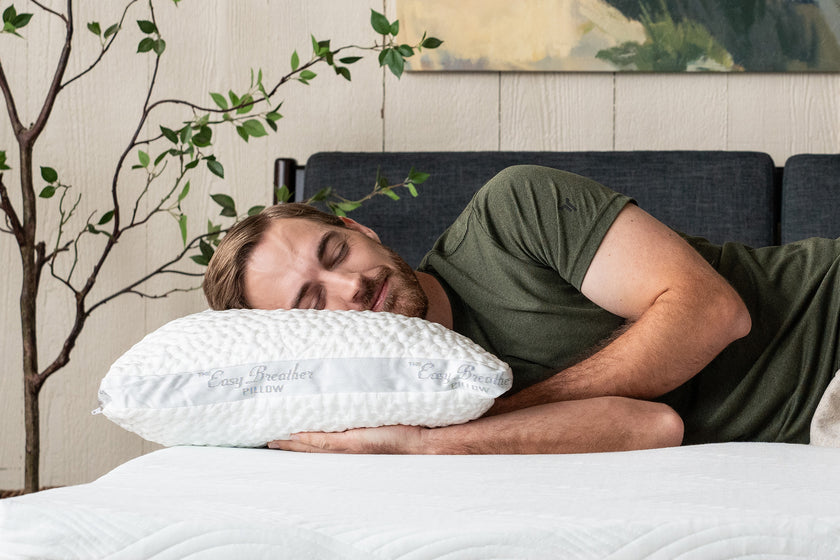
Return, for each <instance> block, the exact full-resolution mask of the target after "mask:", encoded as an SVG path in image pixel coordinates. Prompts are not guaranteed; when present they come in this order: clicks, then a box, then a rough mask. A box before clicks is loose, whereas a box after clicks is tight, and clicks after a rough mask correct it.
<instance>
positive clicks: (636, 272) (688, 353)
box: [491, 205, 751, 414]
mask: <svg viewBox="0 0 840 560" xmlns="http://www.w3.org/2000/svg"><path fill="white" fill-rule="evenodd" d="M581 291H582V292H583V294H584V295H585V296H586V297H588V298H589V299H590V300H591V301H593V302H594V303H595V304H597V305H598V306H600V307H602V308H604V309H606V310H608V311H610V312H611V313H614V314H616V315H619V316H621V317H624V318H626V319H627V320H628V322H629V327H628V328H626V329H624V330H623V331H622V332H621V334H620V335H618V336H617V337H616V338H615V339H614V340H613V341H612V342H610V343H609V344H607V345H606V346H605V347H604V348H602V349H601V350H599V351H598V352H596V353H594V354H593V355H592V356H591V357H589V358H587V359H585V360H583V361H581V362H580V363H578V364H575V365H574V366H572V367H569V368H568V369H565V370H563V371H561V372H559V373H557V374H556V375H554V376H553V377H550V378H549V379H547V380H545V381H543V382H541V383H537V384H535V385H533V386H531V387H528V388H527V389H524V390H522V391H520V392H519V393H517V394H515V395H513V396H511V397H507V398H503V399H498V400H497V404H496V405H494V408H493V409H492V410H491V414H495V413H501V412H505V411H510V410H516V409H520V408H524V407H529V406H535V405H539V404H544V403H548V402H555V401H560V400H571V399H586V398H591V397H596V396H604V395H617V396H625V397H633V398H640V399H650V398H655V397H658V396H660V395H662V394H664V393H666V392H668V391H670V390H672V389H674V388H676V387H678V386H680V385H682V384H683V383H685V382H686V381H687V380H688V379H690V378H691V377H693V376H694V375H695V374H696V373H697V372H699V371H700V370H701V369H703V367H705V366H706V365H707V364H708V363H709V362H710V361H711V360H712V359H713V358H714V357H715V356H717V355H718V354H719V353H720V352H721V351H722V350H723V349H724V348H726V346H728V345H729V344H730V343H731V342H732V341H734V340H737V339H738V338H741V337H743V336H746V334H747V333H748V332H749V330H750V327H751V321H750V316H749V312H748V311H747V308H746V306H745V305H744V303H743V301H742V300H741V298H740V296H739V295H738V294H737V293H736V292H735V290H734V289H733V288H732V287H731V286H730V285H729V284H728V283H727V282H726V280H724V279H723V278H722V277H721V276H720V275H719V274H718V273H717V272H716V271H715V270H714V269H713V268H712V267H711V266H710V265H709V264H708V263H707V262H706V261H705V260H704V259H703V258H702V257H701V256H700V255H699V254H698V253H697V252H696V251H695V250H694V249H693V248H692V247H691V246H690V245H688V243H686V242H685V241H684V240H683V239H682V238H681V237H680V236H679V235H677V234H676V233H674V232H673V231H672V230H671V229H669V228H668V227H666V226H665V225H663V224H661V223H660V222H658V221H657V220H655V219H654V218H652V217H651V216H650V215H649V214H647V213H645V212H644V211H643V210H641V209H639V208H638V207H637V206H634V205H629V206H627V207H626V208H625V209H624V210H623V211H622V212H621V213H620V214H619V215H618V217H617V218H616V220H615V222H614V223H613V225H612V227H611V228H610V229H609V231H608V232H607V235H606V236H605V237H604V240H603V242H602V243H601V246H600V247H599V249H598V251H597V252H596V254H595V257H594V258H593V260H592V263H591V265H590V267H589V269H588V271H587V273H586V276H585V277H584V279H583V284H582V287H581ZM572 328H573V327H572Z"/></svg>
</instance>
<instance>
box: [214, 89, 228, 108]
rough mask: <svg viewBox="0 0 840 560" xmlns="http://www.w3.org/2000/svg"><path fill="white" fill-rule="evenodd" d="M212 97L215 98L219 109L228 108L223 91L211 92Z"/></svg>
mask: <svg viewBox="0 0 840 560" xmlns="http://www.w3.org/2000/svg"><path fill="white" fill-rule="evenodd" d="M210 97H212V98H213V101H214V102H215V103H216V105H218V106H219V109H222V110H226V109H227V108H228V104H227V99H225V96H224V95H222V94H221V93H213V92H211V93H210Z"/></svg>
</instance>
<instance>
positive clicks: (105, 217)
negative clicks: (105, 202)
mask: <svg viewBox="0 0 840 560" xmlns="http://www.w3.org/2000/svg"><path fill="white" fill-rule="evenodd" d="M113 218H114V211H113V210H109V211H107V212H105V213H104V214H102V217H101V218H99V223H98V224H97V225H100V226H104V225H105V224H107V223H108V222H110V221H111V220H112V219H113Z"/></svg>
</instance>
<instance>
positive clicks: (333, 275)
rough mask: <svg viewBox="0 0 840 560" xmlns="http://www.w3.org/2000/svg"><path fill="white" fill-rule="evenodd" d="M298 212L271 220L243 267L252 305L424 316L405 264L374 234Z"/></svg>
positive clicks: (350, 223) (420, 297)
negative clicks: (316, 220)
mask: <svg viewBox="0 0 840 560" xmlns="http://www.w3.org/2000/svg"><path fill="white" fill-rule="evenodd" d="M345 223H346V224H347V228H340V227H334V226H329V225H326V224H321V223H317V222H312V221H310V220H306V219H303V218H286V219H281V220H276V221H275V222H274V223H272V224H271V226H269V228H268V229H267V230H266V231H265V233H264V234H263V237H262V239H261V240H260V242H259V243H258V244H257V246H256V247H254V250H253V252H252V253H251V258H250V259H249V260H248V264H247V265H246V268H245V296H246V298H247V300H248V303H249V304H250V305H251V307H253V308H255V309H296V308H301V309H335V310H372V311H389V312H391V313H399V314H402V315H408V316H410V317H425V315H426V311H427V310H428V299H427V297H426V294H425V293H424V292H423V290H422V288H421V287H420V284H419V282H418V281H417V277H416V275H415V274H414V271H413V270H411V267H409V266H408V264H407V263H406V262H405V261H404V260H402V259H401V258H400V257H399V256H398V255H397V254H396V253H394V252H393V251H392V250H390V249H388V248H387V247H385V246H383V245H382V244H381V243H380V242H379V239H378V237H377V236H376V234H375V233H374V232H373V231H371V230H369V229H368V228H365V227H364V226H361V225H359V224H357V223H356V222H354V221H352V220H346V222H345Z"/></svg>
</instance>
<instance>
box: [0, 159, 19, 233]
mask: <svg viewBox="0 0 840 560" xmlns="http://www.w3.org/2000/svg"><path fill="white" fill-rule="evenodd" d="M0 209H2V210H3V212H5V214H6V223H8V224H9V227H10V228H11V230H10V231H9V233H11V234H13V235H14V236H15V239H17V242H18V244H20V245H21V246H23V243H24V242H25V239H24V236H23V225H21V223H20V219H19V218H18V215H17V213H16V212H15V209H14V207H13V206H12V201H11V200H10V199H9V192H8V191H7V190H6V185H5V184H3V174H2V173H0ZM4 231H5V230H4Z"/></svg>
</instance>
